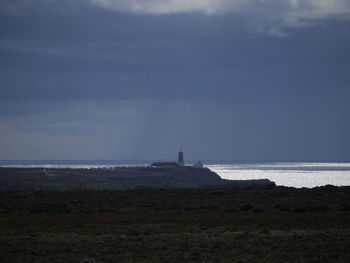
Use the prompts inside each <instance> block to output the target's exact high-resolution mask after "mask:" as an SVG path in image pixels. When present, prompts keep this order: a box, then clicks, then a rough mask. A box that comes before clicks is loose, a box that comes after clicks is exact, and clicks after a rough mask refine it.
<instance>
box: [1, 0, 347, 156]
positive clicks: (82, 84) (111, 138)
mask: <svg viewBox="0 0 350 263" xmlns="http://www.w3.org/2000/svg"><path fill="white" fill-rule="evenodd" d="M116 2H117V1H116ZM136 2H137V1H131V2H125V1H124V2H123V1H119V3H123V5H124V8H120V9H118V8H115V7H116V6H115V5H113V3H114V2H112V1H106V2H105V5H104V7H105V8H106V9H103V8H96V5H94V4H93V1H91V3H92V4H91V3H90V4H88V3H87V2H86V1H85V2H84V1H64V2H60V3H59V2H57V1H40V2H39V1H32V2H31V3H30V4H29V2H28V4H26V5H23V3H24V2H23V1H18V2H12V3H13V4H12V5H11V6H10V5H9V3H10V2H8V1H7V2H3V4H2V5H3V7H4V5H5V4H6V3H7V5H8V6H7V7H6V8H7V9H8V8H10V7H11V8H12V10H14V9H16V10H21V12H16V14H14V12H7V13H6V12H2V14H1V15H0V32H1V33H0V90H1V96H0V134H1V138H2V139H1V141H0V146H1V147H0V149H1V150H0V159H33V158H34V159H62V158H63V159H64V158H69V159H96V158H98V159H115V158H119V159H127V158H129V159H152V158H154V159H155V158H171V156H173V153H174V152H176V151H177V150H178V149H179V148H183V150H185V151H186V153H187V154H188V156H190V157H192V158H193V159H197V158H203V159H231V160H240V161H282V160H284V161H293V160H305V161H310V160H324V161H326V160H330V161H331V160H339V161H341V160H342V161H345V160H347V159H348V158H349V155H350V151H349V149H350V147H349V146H350V142H349V139H348V134H349V132H350V125H349V123H348V121H347V117H348V113H349V112H350V106H349V105H348V99H349V96H350V91H349V89H348V86H349V83H350V76H349V74H348V72H349V68H350V51H349V48H348V47H349V46H350V43H349V42H350V38H349V37H347V31H346V28H348V26H349V21H348V20H346V19H345V20H343V21H340V20H338V19H330V18H329V16H328V19H325V15H324V14H327V12H328V13H332V14H335V13H337V12H338V10H339V9H337V8H338V7H337V8H335V7H332V6H331V7H330V9H327V8H326V5H325V6H322V7H320V6H319V4H317V3H316V2H313V1H311V0H310V1H308V5H307V6H308V8H309V9H310V8H311V7H312V5H313V3H314V5H315V6H316V7H314V8H317V10H319V12H321V11H322V10H323V11H322V12H323V13H322V12H321V13H322V14H323V16H322V26H313V27H304V26H303V27H299V28H297V27H296V24H293V26H289V27H288V29H286V28H285V25H283V27H284V29H283V30H282V31H279V33H281V32H282V33H283V34H287V35H288V37H283V38H281V37H275V36H271V35H268V34H265V33H266V32H265V33H264V34H261V33H257V31H256V30H251V29H252V27H254V26H255V24H254V25H253V24H252V23H251V18H252V14H251V13H249V12H248V13H249V14H248V13H247V12H246V11H244V10H242V11H240V9H237V10H236V9H235V10H231V13H230V12H229V13H225V14H223V13H222V12H216V13H215V12H207V11H205V10H206V9H205V8H204V7H203V8H202V7H201V8H200V9H201V10H204V11H203V12H201V11H200V10H199V11H198V10H197V12H195V13H192V12H189V11H191V10H183V11H180V9H181V8H180V9H176V8H177V7H176V5H174V6H173V8H174V10H175V9H176V10H179V11H176V10H175V11H174V12H171V13H172V14H171V15H159V14H158V13H159V12H158V13H157V14H158V15H149V14H148V13H150V12H151V11H149V12H148V11H142V10H141V9H140V10H139V11H138V12H135V10H131V9H130V8H131V7H132V3H136ZM215 2H216V1H203V3H207V4H208V5H209V6H207V7H208V8H212V7H210V3H215ZM219 2H220V1H217V3H219ZM292 2H293V1H290V2H288V3H289V4H290V5H291V3H292ZM294 2H295V3H296V2H298V1H294ZM299 2H300V3H301V2H302V1H299ZM100 3H102V1H101V2H100ZM152 3H156V1H153V2H152ZM175 3H178V4H180V3H182V2H181V1H179V2H177V1H175ZM220 3H221V2H220ZM322 3H327V1H322ZM339 3H343V2H341V1H339ZM344 3H345V2H344ZM222 4H225V5H230V4H229V2H228V1H222ZM275 5H276V3H274V4H273V5H272V7H273V6H275ZM189 6H191V5H189ZM310 6H311V7H310ZM317 6H318V7H317ZM272 7H271V8H272ZM299 7H300V8H299V9H302V5H301V6H299ZM276 8H277V7H276ZM280 8H281V10H282V9H283V8H285V7H283V8H282V7H280ZM299 9H297V11H298V10H299ZM309 9H308V10H309ZM147 10H151V9H147ZM208 10H209V9H208ZM278 10H280V9H278ZM283 10H284V9H283ZM320 10H321V11H320ZM327 10H328V11H327ZM345 10H346V9H345ZM126 11H127V12H126ZM299 11H300V10H299ZM299 11H298V12H299ZM164 12H165V11H164ZM4 13H6V14H4ZM151 13H152V12H151ZM165 13H168V12H165ZM209 13H210V15H209ZM219 13H220V14H219ZM338 13H339V12H338ZM338 13H337V14H338ZM340 13H341V12H340ZM153 14H154V12H153ZM203 14H204V15H203ZM276 21H278V20H276ZM280 21H281V20H280ZM298 21H299V20H298ZM254 23H255V20H254ZM262 23H263V22H262ZM264 25H265V24H264ZM266 28H269V29H272V28H273V27H266ZM255 29H257V28H256V27H255ZM276 32H277V31H276ZM276 34H277V33H276ZM73 148H74V150H72V149H73ZM208 149H210V150H208Z"/></svg>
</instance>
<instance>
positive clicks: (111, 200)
mask: <svg viewBox="0 0 350 263" xmlns="http://www.w3.org/2000/svg"><path fill="white" fill-rule="evenodd" d="M0 198H1V199H0V215H1V217H0V258H1V262H81V263H83V262H84V263H88V262H350V187H342V188H338V187H331V186H327V187H321V188H315V189H293V188H284V187H254V188H246V189H239V188H232V189H188V190H175V189H174V190H171V189H168V190H128V191H71V192H52V191H48V192H43V191H39V192H1V193H0Z"/></svg>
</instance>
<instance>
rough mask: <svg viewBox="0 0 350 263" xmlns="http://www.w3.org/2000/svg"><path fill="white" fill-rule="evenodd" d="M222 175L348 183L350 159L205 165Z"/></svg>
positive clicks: (296, 183) (306, 183) (306, 182)
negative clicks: (319, 161) (327, 161)
mask: <svg viewBox="0 0 350 263" xmlns="http://www.w3.org/2000/svg"><path fill="white" fill-rule="evenodd" d="M208 168H210V169H211V170H212V171H214V172H216V173H217V174H218V175H220V176H221V177H222V178H224V179H231V180H246V179H262V178H266V179H270V180H271V181H274V182H275V183H276V184H277V185H283V186H292V187H298V188H299V187H316V186H323V185H327V184H331V185H336V186H345V185H350V163H268V164H266V163H260V164H227V165H221V164H220V165H208Z"/></svg>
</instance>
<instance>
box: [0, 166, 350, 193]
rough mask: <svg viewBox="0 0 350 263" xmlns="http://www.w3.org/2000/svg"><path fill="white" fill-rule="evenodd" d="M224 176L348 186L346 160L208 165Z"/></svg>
mask: <svg viewBox="0 0 350 263" xmlns="http://www.w3.org/2000/svg"><path fill="white" fill-rule="evenodd" d="M149 163H150V162H149V161H122V162H121V161H0V167H42V168H109V167H116V166H140V165H148V164H149ZM207 167H208V168H209V169H211V170H212V171H214V172H216V173H217V174H218V175H220V176H221V177H222V178H224V179H231V180H248V179H270V180H271V181H274V182H275V183H276V184H277V185H283V186H292V187H298V188H299V187H316V186H323V185H327V184H331V185H336V186H346V185H348V186H350V163H246V164H237V163H234V164H210V165H207Z"/></svg>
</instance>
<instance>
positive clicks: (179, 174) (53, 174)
mask: <svg viewBox="0 0 350 263" xmlns="http://www.w3.org/2000/svg"><path fill="white" fill-rule="evenodd" d="M268 184H274V183H273V182H271V181H269V180H267V179H263V180H242V181H233V180H224V179H221V178H220V176H218V175H217V174H216V173H214V172H212V171H211V170H209V169H207V168H193V167H189V166H185V167H181V166H175V167H151V166H144V167H116V168H111V169H107V168H103V169H102V168H99V169H43V168H0V191H6V190H77V189H94V190H112V189H119V190H121V189H140V188H147V189H160V188H215V187H221V188H223V187H248V186H253V185H268Z"/></svg>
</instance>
